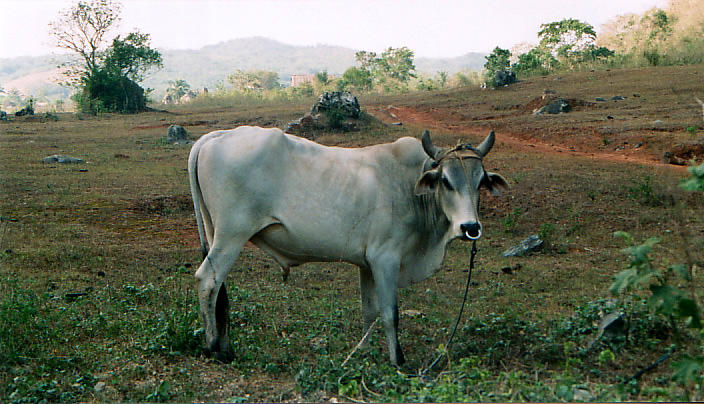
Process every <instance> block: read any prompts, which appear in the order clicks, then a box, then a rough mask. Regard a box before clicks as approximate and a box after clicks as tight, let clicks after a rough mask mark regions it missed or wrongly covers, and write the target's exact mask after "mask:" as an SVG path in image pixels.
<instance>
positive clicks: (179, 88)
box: [166, 80, 191, 101]
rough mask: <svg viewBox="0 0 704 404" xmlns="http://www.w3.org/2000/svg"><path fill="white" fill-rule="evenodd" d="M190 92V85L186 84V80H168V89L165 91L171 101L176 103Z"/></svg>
mask: <svg viewBox="0 0 704 404" xmlns="http://www.w3.org/2000/svg"><path fill="white" fill-rule="evenodd" d="M189 91H191V85H190V84H188V83H187V82H186V80H169V87H168V88H167V89H166V94H167V95H169V96H170V97H171V99H172V100H175V101H178V100H180V99H181V97H183V96H184V95H186V94H187V93H188V92H189Z"/></svg>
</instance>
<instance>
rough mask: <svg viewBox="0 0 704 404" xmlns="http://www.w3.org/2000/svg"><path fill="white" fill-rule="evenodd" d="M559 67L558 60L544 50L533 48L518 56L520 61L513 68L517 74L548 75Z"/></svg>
mask: <svg viewBox="0 0 704 404" xmlns="http://www.w3.org/2000/svg"><path fill="white" fill-rule="evenodd" d="M557 65H558V61H557V59H555V58H554V57H553V56H552V54H551V53H550V52H548V51H546V50H545V49H542V48H533V49H531V50H530V51H528V52H527V53H523V54H520V55H518V61H517V62H516V63H514V64H513V66H512V67H511V68H512V69H513V71H514V72H516V74H529V73H533V74H548V73H550V71H551V70H552V69H553V68H555V67H556V66H557Z"/></svg>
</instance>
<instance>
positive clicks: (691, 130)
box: [687, 126, 697, 136]
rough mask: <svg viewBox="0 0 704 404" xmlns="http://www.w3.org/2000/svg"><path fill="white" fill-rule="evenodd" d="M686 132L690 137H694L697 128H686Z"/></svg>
mask: <svg viewBox="0 0 704 404" xmlns="http://www.w3.org/2000/svg"><path fill="white" fill-rule="evenodd" d="M687 132H688V133H689V134H690V135H691V136H694V135H695V134H696V133H697V127H696V126H688V127H687Z"/></svg>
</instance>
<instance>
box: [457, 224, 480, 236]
mask: <svg viewBox="0 0 704 404" xmlns="http://www.w3.org/2000/svg"><path fill="white" fill-rule="evenodd" d="M460 230H461V231H462V233H463V234H464V235H465V237H467V238H468V239H470V240H476V239H478V238H479V237H481V236H482V225H481V224H480V223H479V222H472V223H462V224H461V225H460Z"/></svg>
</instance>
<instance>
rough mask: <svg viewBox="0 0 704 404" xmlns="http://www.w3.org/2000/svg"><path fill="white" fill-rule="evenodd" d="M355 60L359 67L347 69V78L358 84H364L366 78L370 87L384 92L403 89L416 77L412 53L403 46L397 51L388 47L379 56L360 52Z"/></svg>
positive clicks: (374, 53)
mask: <svg viewBox="0 0 704 404" xmlns="http://www.w3.org/2000/svg"><path fill="white" fill-rule="evenodd" d="M355 58H356V59H357V62H358V63H359V64H360V67H359V68H355V70H350V69H348V71H349V72H350V74H349V76H350V77H349V78H354V79H357V80H358V83H359V84H364V83H363V82H364V81H365V80H366V79H367V77H368V78H369V79H371V82H372V83H371V87H373V86H379V87H381V88H382V89H383V90H384V91H391V90H394V89H401V88H403V87H405V86H406V84H407V83H408V81H409V80H410V79H411V78H412V77H416V75H415V68H416V67H415V65H414V64H413V51H412V50H410V49H408V48H407V47H405V46H404V47H401V48H397V49H396V48H391V47H389V48H387V49H386V50H385V51H384V52H382V54H381V55H380V56H377V54H376V52H368V51H360V52H357V53H356V54H355ZM362 71H364V72H365V73H362ZM352 76H355V77H352ZM343 77H344V75H343Z"/></svg>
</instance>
